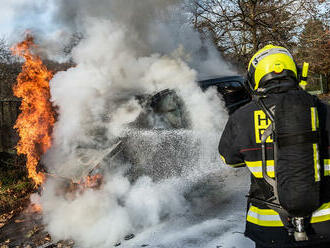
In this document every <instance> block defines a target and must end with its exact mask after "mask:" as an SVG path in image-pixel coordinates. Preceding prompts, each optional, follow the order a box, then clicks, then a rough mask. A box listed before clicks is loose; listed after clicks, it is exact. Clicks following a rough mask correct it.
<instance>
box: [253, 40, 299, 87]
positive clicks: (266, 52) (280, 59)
mask: <svg viewBox="0 0 330 248" xmlns="http://www.w3.org/2000/svg"><path fill="white" fill-rule="evenodd" d="M284 77H290V78H294V79H295V80H297V67H296V63H295V62H294V60H293V58H292V55H291V54H290V52H289V51H288V50H287V49H285V48H284V47H280V46H273V45H267V46H265V47H264V48H262V49H260V50H259V51H258V52H256V54H255V55H253V57H252V59H251V60H250V63H249V67H248V79H249V82H250V84H251V87H252V88H253V89H254V90H258V89H260V88H262V87H264V86H265V85H266V83H267V82H269V81H270V80H273V79H279V78H284Z"/></svg>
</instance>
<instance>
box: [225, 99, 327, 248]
mask: <svg viewBox="0 0 330 248" xmlns="http://www.w3.org/2000/svg"><path fill="white" fill-rule="evenodd" d="M282 94H285V93H277V94H270V95H269V96H268V97H267V98H266V99H265V100H264V103H265V105H266V106H267V108H271V107H272V106H274V105H276V103H277V102H279V101H281V96H282ZM317 103H318V104H317V112H318V118H319V128H320V133H321V142H320V147H319V153H318V154H315V156H317V158H316V157H315V159H320V167H321V170H320V173H321V177H322V180H321V192H322V193H321V197H322V205H321V206H320V208H319V209H318V210H317V211H315V212H314V213H313V215H312V217H311V220H310V223H311V225H309V227H310V228H309V230H308V235H309V241H302V242H296V241H294V238H293V237H292V236H289V235H288V232H287V230H286V228H285V227H284V225H283V222H282V221H281V218H280V216H279V214H278V213H277V212H276V211H274V210H272V209H269V208H267V206H266V205H265V204H264V203H262V201H261V202H258V203H257V202H255V201H252V200H251V199H252V198H257V199H263V200H266V199H269V197H271V196H272V191H271V189H270V188H269V187H270V186H269V185H268V184H267V183H266V182H265V180H264V179H263V178H262V175H263V174H262V152H261V135H262V133H263V132H264V130H265V129H266V128H267V127H268V126H269V125H270V120H269V119H267V117H266V115H265V113H264V112H263V111H262V110H261V108H260V107H259V106H258V105H257V104H256V103H255V102H254V101H251V102H250V103H248V104H247V105H245V106H243V107H241V108H240V109H238V110H237V111H236V112H234V113H233V114H232V115H230V117H229V120H228V122H227V125H226V127H225V130H224V132H223V134H222V137H221V140H220V144H219V152H220V155H221V157H222V159H223V161H224V162H225V163H226V164H227V165H229V166H231V167H233V168H238V167H247V168H248V170H249V171H250V172H251V186H250V192H249V198H248V209H247V214H246V230H245V235H246V236H247V237H249V238H250V239H252V240H253V241H255V242H256V243H257V244H259V245H263V246H266V247H276V248H277V247H278V248H279V247H281V248H285V247H290V248H291V247H299V246H311V247H317V245H316V244H320V243H326V242H330V150H329V149H330V142H329V141H330V107H329V106H328V105H327V104H325V103H323V102H321V101H320V100H317ZM272 142H273V141H272V137H268V140H267V143H266V144H267V145H266V151H267V152H266V153H267V173H268V175H269V176H270V177H274V155H273V144H272ZM293 156H294V155H293ZM318 156H319V157H318Z"/></svg>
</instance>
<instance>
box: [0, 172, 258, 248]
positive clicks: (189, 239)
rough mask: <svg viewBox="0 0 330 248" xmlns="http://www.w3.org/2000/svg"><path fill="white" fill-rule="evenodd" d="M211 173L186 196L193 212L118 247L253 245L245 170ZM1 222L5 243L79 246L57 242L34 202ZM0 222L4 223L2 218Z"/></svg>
mask: <svg viewBox="0 0 330 248" xmlns="http://www.w3.org/2000/svg"><path fill="white" fill-rule="evenodd" d="M219 178H220V177H219V176H217V175H210V176H209V177H207V178H205V180H203V181H201V182H200V183H198V184H197V185H195V187H194V188H193V190H192V191H191V193H190V194H188V195H187V196H186V198H187V200H188V201H189V202H190V203H191V208H190V211H188V212H187V213H186V214H184V215H182V216H179V217H178V218H176V219H169V220H165V221H163V222H162V223H160V224H158V225H156V226H152V227H151V228H148V229H146V230H143V231H142V232H141V233H135V234H134V236H133V235H131V236H130V237H129V235H128V236H127V237H125V238H123V240H122V241H120V242H118V243H117V244H116V245H115V246H114V247H120V248H122V247H124V248H138V247H148V248H149V247H150V248H151V247H152V248H188V247H189V248H220V247H221V248H243V247H244V248H250V247H253V243H252V242H251V241H249V240H247V239H246V238H245V237H244V235H243V232H244V222H245V198H244V195H245V194H246V191H247V187H248V177H247V174H246V173H245V172H244V170H240V171H235V172H233V173H232V175H230V176H229V177H227V178H225V179H220V180H219ZM7 218H8V219H9V220H8V221H7V222H6V223H5V224H4V223H3V224H4V225H3V226H2V227H1V225H0V248H8V247H24V248H47V247H52V248H54V247H62V248H64V247H70V248H71V247H78V246H77V245H74V242H73V241H60V242H53V241H52V239H51V237H50V235H49V234H48V233H47V232H46V231H45V227H44V225H43V223H42V214H41V213H40V212H39V210H38V209H37V208H36V206H31V205H30V206H29V207H28V208H26V209H24V211H22V212H21V213H19V214H16V215H13V216H10V215H9V216H7ZM0 223H1V222H0Z"/></svg>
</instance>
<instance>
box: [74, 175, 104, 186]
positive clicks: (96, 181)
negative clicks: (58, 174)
mask: <svg viewBox="0 0 330 248" xmlns="http://www.w3.org/2000/svg"><path fill="white" fill-rule="evenodd" d="M102 181H103V176H102V175H101V174H96V175H93V176H87V177H86V178H84V179H82V180H80V182H79V183H78V184H79V185H80V186H81V187H82V189H86V188H92V189H97V188H99V187H100V185H101V184H102Z"/></svg>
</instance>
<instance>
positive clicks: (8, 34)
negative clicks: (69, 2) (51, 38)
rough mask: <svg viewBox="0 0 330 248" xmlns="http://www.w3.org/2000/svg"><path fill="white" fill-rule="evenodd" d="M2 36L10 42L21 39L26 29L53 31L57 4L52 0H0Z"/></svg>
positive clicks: (41, 31) (0, 32)
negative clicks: (54, 12)
mask: <svg viewBox="0 0 330 248" xmlns="http://www.w3.org/2000/svg"><path fill="white" fill-rule="evenodd" d="M0 6H1V8H0V38H5V39H6V40H7V41H8V42H9V43H12V42H16V41H17V40H19V39H21V37H22V35H23V34H24V32H25V30H27V29H29V30H32V31H37V32H38V33H48V32H49V33H52V32H55V31H56V29H57V27H56V25H54V24H53V23H54V22H53V21H52V19H53V17H52V16H53V15H52V13H53V11H54V10H55V4H54V2H53V1H51V0H10V1H8V0H0Z"/></svg>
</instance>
